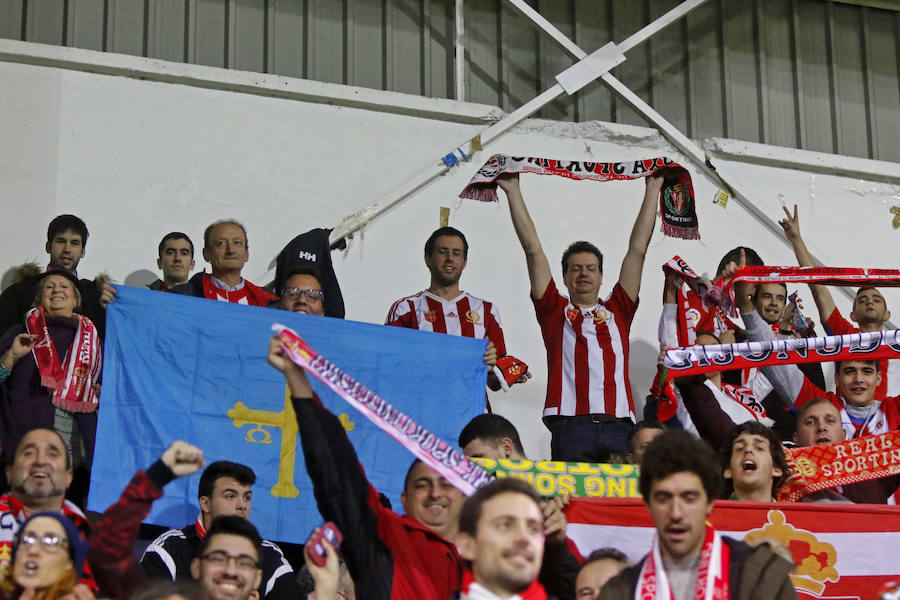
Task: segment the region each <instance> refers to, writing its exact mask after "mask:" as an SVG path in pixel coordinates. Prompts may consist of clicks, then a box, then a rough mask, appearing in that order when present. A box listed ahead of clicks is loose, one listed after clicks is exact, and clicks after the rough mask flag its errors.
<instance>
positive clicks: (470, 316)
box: [466, 310, 481, 325]
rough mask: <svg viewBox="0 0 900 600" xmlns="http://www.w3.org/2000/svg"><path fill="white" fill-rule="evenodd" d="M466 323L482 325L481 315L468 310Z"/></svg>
mask: <svg viewBox="0 0 900 600" xmlns="http://www.w3.org/2000/svg"><path fill="white" fill-rule="evenodd" d="M466 321H468V322H469V323H471V324H472V325H479V324H480V323H481V315H479V314H478V313H477V312H475V311H474V310H467V311H466Z"/></svg>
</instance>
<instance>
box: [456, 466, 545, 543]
mask: <svg viewBox="0 0 900 600" xmlns="http://www.w3.org/2000/svg"><path fill="white" fill-rule="evenodd" d="M508 492H511V493H514V494H522V495H523V496H528V497H529V498H531V499H532V500H534V504H535V505H536V506H537V507H538V511H539V512H540V504H539V503H538V498H537V495H535V493H534V488H532V487H531V485H530V484H529V483H527V482H525V481H523V480H521V479H515V478H509V477H503V478H500V479H495V480H494V481H492V482H490V483H489V484H487V485H485V486H482V487H480V488H478V489H477V490H475V493H474V494H472V495H471V496H469V497H468V498H467V499H466V501H465V503H463V506H462V509H461V510H460V511H459V531H461V532H462V533H468V534H469V535H472V536H474V535H475V533H476V531H477V530H478V519H480V518H481V507H482V505H483V504H484V503H485V502H487V501H488V500H490V499H491V498H493V497H494V496H499V495H500V494H505V493H508ZM541 515H543V512H541ZM542 518H543V516H542Z"/></svg>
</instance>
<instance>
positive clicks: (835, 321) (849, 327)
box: [825, 308, 900, 398]
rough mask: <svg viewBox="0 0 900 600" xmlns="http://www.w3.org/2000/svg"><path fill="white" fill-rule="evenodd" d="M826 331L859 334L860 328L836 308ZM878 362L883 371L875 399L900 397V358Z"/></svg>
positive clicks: (826, 324)
mask: <svg viewBox="0 0 900 600" xmlns="http://www.w3.org/2000/svg"><path fill="white" fill-rule="evenodd" d="M825 329H826V331H827V333H828V334H829V335H847V334H848V333H859V327H857V326H856V325H854V324H853V323H851V322H850V321H848V320H847V319H845V318H844V317H843V315H841V311H839V310H838V309H836V308H835V309H834V310H833V311H832V312H831V314H830V315H829V316H828V319H827V320H826V321H825ZM878 362H879V363H880V364H879V368H880V369H881V383H880V384H878V387H877V388H875V397H876V398H884V397H886V396H900V358H894V359H889V358H882V359H881V360H880V361H878Z"/></svg>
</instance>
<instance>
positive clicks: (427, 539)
mask: <svg viewBox="0 0 900 600" xmlns="http://www.w3.org/2000/svg"><path fill="white" fill-rule="evenodd" d="M281 348H282V342H281V340H280V339H279V338H278V337H277V336H275V337H273V338H272V340H271V341H270V343H269V357H268V360H269V363H270V364H271V365H272V366H273V367H275V368H276V369H278V370H279V371H281V372H282V373H283V374H284V376H285V379H286V381H287V384H288V386H289V387H290V391H291V396H292V399H293V405H294V411H295V412H296V415H297V426H298V429H299V433H300V441H301V444H302V446H303V455H304V459H305V460H306V470H307V473H308V474H309V478H310V479H311V480H312V484H313V492H314V494H315V497H316V502H317V505H318V509H319V513H320V514H321V515H322V517H323V518H324V519H325V520H326V521H333V522H334V524H335V525H336V526H337V528H338V529H339V530H340V532H341V534H343V536H344V541H343V543H342V552H343V556H344V558H345V560H346V561H347V567H348V568H349V569H350V575H351V576H352V577H353V582H354V584H355V585H356V589H358V590H365V597H366V598H367V600H368V599H372V600H379V599H384V600H387V599H388V598H391V599H393V600H407V599H408V600H446V599H447V598H449V597H450V594H451V593H453V592H454V591H456V590H459V588H460V585H461V579H460V570H461V567H462V563H461V560H460V557H459V554H458V552H457V550H456V546H455V545H454V544H453V541H452V540H453V537H454V535H455V534H456V532H457V527H458V517H459V510H460V508H461V507H462V502H463V496H462V493H461V492H460V491H459V490H457V489H456V488H455V487H453V485H452V484H450V482H448V481H447V480H446V479H444V478H443V477H441V476H440V475H439V474H438V473H437V472H436V471H434V470H433V469H431V468H430V467H428V466H427V465H425V464H424V463H422V462H420V461H415V462H413V464H412V466H411V467H410V469H409V471H408V472H407V474H406V479H405V481H404V485H403V489H404V492H403V494H402V496H401V502H402V504H403V509H404V511H405V512H406V514H404V515H398V514H397V513H395V512H394V511H392V510H390V509H389V508H386V507H385V506H383V505H382V504H381V502H380V501H379V495H378V492H377V491H376V490H375V488H373V487H372V485H371V484H370V483H369V482H368V481H367V479H366V475H365V473H364V471H363V469H362V467H361V466H360V464H359V460H358V458H357V456H356V451H355V450H354V448H353V445H352V444H351V443H350V441H349V440H348V439H347V433H346V431H345V430H344V428H343V426H342V425H341V422H340V421H339V420H338V418H337V417H336V416H334V415H333V414H332V413H331V412H329V411H328V410H327V409H325V408H324V407H323V406H322V405H321V402H319V400H318V398H316V397H315V395H314V394H313V391H312V387H311V386H310V385H309V380H308V379H307V377H306V372H305V371H304V370H303V369H302V368H300V367H298V366H297V365H295V364H294V363H293V362H291V361H290V360H289V359H287V358H285V357H284V356H282V354H281Z"/></svg>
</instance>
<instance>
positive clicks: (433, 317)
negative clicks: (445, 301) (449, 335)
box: [422, 310, 437, 323]
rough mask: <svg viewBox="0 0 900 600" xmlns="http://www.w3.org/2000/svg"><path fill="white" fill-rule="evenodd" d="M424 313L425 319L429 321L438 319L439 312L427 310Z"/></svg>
mask: <svg viewBox="0 0 900 600" xmlns="http://www.w3.org/2000/svg"><path fill="white" fill-rule="evenodd" d="M422 315H423V316H424V317H425V320H426V321H428V322H429V323H434V322H435V321H437V313H436V312H434V311H433V310H426V311H425V312H423V313H422Z"/></svg>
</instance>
